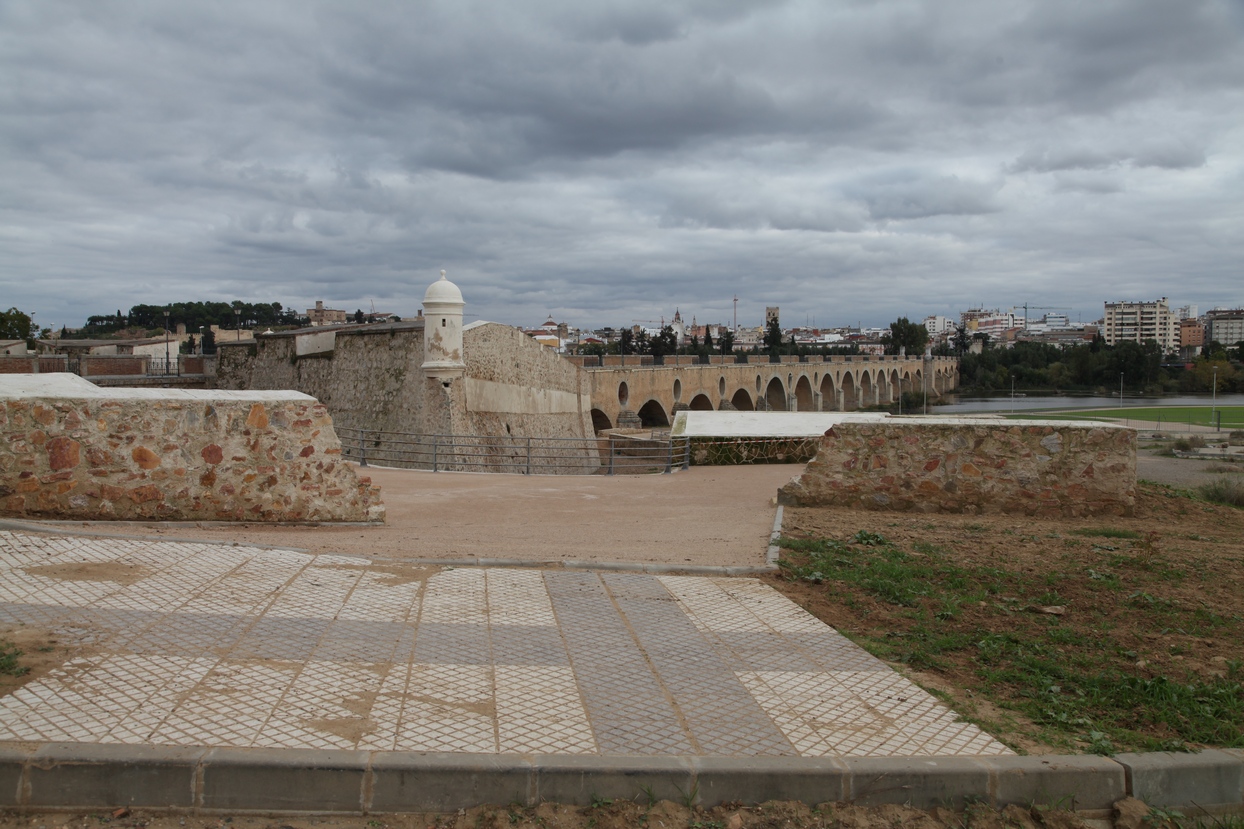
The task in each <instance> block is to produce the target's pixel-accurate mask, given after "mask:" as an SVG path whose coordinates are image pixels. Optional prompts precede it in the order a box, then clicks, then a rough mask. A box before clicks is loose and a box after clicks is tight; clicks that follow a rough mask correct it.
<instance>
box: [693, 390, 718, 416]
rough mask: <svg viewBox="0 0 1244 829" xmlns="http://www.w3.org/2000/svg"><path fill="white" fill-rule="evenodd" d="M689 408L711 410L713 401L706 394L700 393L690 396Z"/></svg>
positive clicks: (700, 410)
mask: <svg viewBox="0 0 1244 829" xmlns="http://www.w3.org/2000/svg"><path fill="white" fill-rule="evenodd" d="M689 408H690V409H691V411H693V412H711V411H712V410H713V401H711V400H709V399H708V395H707V394H703V393H700V394H697V395H696V396H695V397H693V398H691V406H690V407H689Z"/></svg>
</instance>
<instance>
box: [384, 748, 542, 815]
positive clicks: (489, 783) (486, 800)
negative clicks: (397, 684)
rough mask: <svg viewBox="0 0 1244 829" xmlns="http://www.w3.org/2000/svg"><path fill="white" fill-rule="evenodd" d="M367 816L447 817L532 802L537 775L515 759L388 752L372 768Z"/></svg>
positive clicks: (530, 766)
mask: <svg viewBox="0 0 1244 829" xmlns="http://www.w3.org/2000/svg"><path fill="white" fill-rule="evenodd" d="M371 774H372V795H371V802H370V803H369V804H368V811H371V812H447V811H453V810H456V809H468V808H471V807H473V806H480V805H484V804H491V805H496V806H504V805H507V804H510V803H522V804H524V805H531V804H534V802H535V789H536V786H535V770H534V768H533V767H532V763H531V762H530V761H529V760H528V759H526V758H524V757H521V756H518V755H470V754H424V753H417V752H405V751H392V752H389V751H386V752H382V753H378V754H376V755H374V757H373V760H372V766H371Z"/></svg>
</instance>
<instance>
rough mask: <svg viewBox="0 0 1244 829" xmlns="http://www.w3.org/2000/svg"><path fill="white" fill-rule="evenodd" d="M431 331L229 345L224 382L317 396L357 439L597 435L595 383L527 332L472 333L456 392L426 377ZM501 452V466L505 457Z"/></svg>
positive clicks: (391, 328) (471, 328)
mask: <svg viewBox="0 0 1244 829" xmlns="http://www.w3.org/2000/svg"><path fill="white" fill-rule="evenodd" d="M423 333H424V324H423V322H422V321H412V322H403V323H393V324H384V325H367V326H359V327H357V328H356V327H344V328H335V329H332V330H330V331H325V330H322V329H316V330H304V331H300V332H289V333H282V334H274V335H268V336H261V337H259V338H258V339H257V340H256V341H255V342H253V343H245V342H244V343H241V344H238V345H229V344H227V343H222V344H221V347H220V363H219V368H218V370H217V382H218V384H219V385H220V387H221V388H230V389H295V390H297V391H301V392H304V393H306V394H309V395H312V396H313V397H315V398H316V399H318V400H320V401H321V402H322V403H323V404H324V405H325V406H327V408H328V410H329V412H331V413H332V417H333V421H334V422H335V423H336V425H337V427H338V428H340V429H342V430H343V431H350V432H351V433H352V430H356V429H365V430H368V431H380V432H394V433H408V434H412V433H413V434H421V435H459V436H472V435H492V436H507V435H512V436H521V437H543V438H579V439H582V438H590V437H591V436H592V435H593V431H592V419H591V380H590V378H589V377H588V375H587V374H586V373H585V372H583V371H582V370H581V369H579V368H578V367H577V366H575V365H572V364H571V363H569V362H567V361H566V360H564V359H562V358H561V357H559V356H558V355H557V354H556V353H554V352H552V351H550V350H548V349H546V348H544V347H543V346H541V345H540V344H539V343H537V342H535V341H534V340H532V339H531V338H530V337H527V336H526V335H524V334H523V333H522V332H521V331H519V330H518V329H515V328H511V327H510V326H507V325H499V324H496V323H487V322H477V323H472V324H470V325H467V326H466V327H464V328H463V332H462V335H463V359H464V361H465V364H466V370H465V372H464V375H463V376H462V377H461V378H459V379H456V380H454V381H452V382H451V383H450V384H449V385H443V384H442V383H440V382H438V381H436V380H431V379H428V378H427V377H425V376H424V372H423V370H422V368H421V366H422V364H423V357H424V351H423ZM507 451H508V450H507ZM515 451H517V450H515ZM497 453H499V454H498V457H499V459H500V457H501V455H506V451H502V450H497ZM497 453H494V454H497ZM566 456H567V464H568V465H570V466H574V467H575V468H576V469H577V468H578V467H579V466H581V465H584V464H586V465H589V466H593V465H596V464H598V463H599V459H598V458H597V457H595V455H594V453H592V452H590V451H585V450H583V449H582V448H578V449H575V450H568V451H567V453H566ZM507 457H508V455H507ZM511 460H512V459H511ZM441 468H453V466H452V464H447V465H446V464H442V466H441ZM567 471H570V470H569V469H568V470H567Z"/></svg>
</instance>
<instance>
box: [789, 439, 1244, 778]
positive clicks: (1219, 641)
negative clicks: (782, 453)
mask: <svg viewBox="0 0 1244 829" xmlns="http://www.w3.org/2000/svg"><path fill="white" fill-rule="evenodd" d="M1198 464H1203V462H1200V461H1183V460H1175V459H1165V458H1159V459H1155V463H1153V464H1152V465H1150V467H1149V470H1150V473H1151V474H1153V475H1154V477H1156V476H1157V475H1156V474H1155V473H1160V472H1161V471H1162V469H1164V468H1167V469H1169V471H1173V472H1174V473H1176V474H1174V475H1170V474H1168V475H1166V477H1168V478H1175V479H1176V480H1187V479H1188V478H1189V477H1192V476H1197V477H1199V476H1207V477H1208V476H1212V475H1221V474H1237V473H1214V472H1209V471H1207V465H1202V466H1200V467H1197V466H1196V465H1198ZM1189 466H1192V467H1193V469H1191V470H1189V468H1188V467H1189ZM861 531H863V532H864V533H867V534H876V536H879V537H882V538H884V539H885V544H886V547H885V549H886V550H892V551H893V552H894V555H895V557H897V558H902V559H903V560H904V561H905V562H906V563H905V564H903V565H902V566H904V567H909V568H919V567H924V568H925V569H926V570H934V571H940V572H945V573H948V574H952V575H949V576H948V578H951V579H955V578H960V575H961V574H964V573H967V574H986V577H987V578H988V579H992V580H993V581H994V582H995V585H996V586H995V587H993V588H992V590H993V591H997V592H991V593H989V594H988V595H983V596H980V597H978V598H980V599H981V600H980V601H972V602H970V603H968V604H965V605H964V606H963V607H947V606H946V605H945V596H944V594H943V593H942V585H935V586H934V588H933V589H932V590H931V591H930V594H929V596H928V598H927V599H919V600H917V601H913V602H911V603H909V604H908V605H907V606H904V605H903V604H901V603H895V602H894V601H886V600H884V599H883V598H878V596H877V593H876V591H873V592H870V591H869V590H867V589H861V588H860V586H859V584H855V585H851V584H847V583H844V582H842V581H835V580H834V579H833V578H832V577H827V580H826V581H825V583H823V584H821V583H813V582H812V581H809V580H807V579H802V580H791V579H789V578H787V577H784V576H775V577H773V578H770V579H769V581H770V583H772V584H773V585H774V587H776V588H777V589H779V590H781V591H782V592H783V593H785V594H786V595H787V596H789V597H790V598H791V599H793V600H794V601H796V602H797V603H799V604H801V605H802V606H804V607H805V608H807V609H808V610H809V611H810V612H812V613H813V614H814V615H816V616H817V617H818V618H820V619H822V620H824V621H825V622H826V623H828V624H830V625H832V626H833V627H835V628H837V629H838V630H840V631H842V632H843V633H844V634H846V635H848V636H851V637H852V638H855V639H856V640H857V641H860V642H861V644H864V645H865V646H866V647H869V648H870V649H871V650H873V651H874V652H877V653H878V655H881V656H882V657H883V658H886V659H887V660H889V661H891V662H892V663H895V664H896V667H899V668H900V670H904V671H905V672H906V673H908V674H909V675H910V676H912V678H913V679H915V680H916V681H917V682H919V683H921V684H922V685H924V686H925V687H926V688H930V689H931V690H934V691H940V692H942V693H943V694H944V695H946V697H947V698H948V700H949V701H950V702H951V704H952V705H953V706H954V707H955V708H956V710H959V711H960V712H961V713H964V714H967V715H970V716H972V717H974V718H975V719H976V720H977V721H979V722H981V723H982V724H983V725H986V726H987V730H989V731H990V732H991V733H993V734H995V736H998V737H999V738H1000V739H1003V740H1004V741H1005V742H1008V743H1009V744H1010V745H1012V746H1013V747H1015V748H1017V749H1020V750H1023V751H1027V752H1030V753H1047V752H1050V751H1066V750H1068V748H1073V749H1074V748H1076V747H1077V746H1075V745H1071V746H1069V745H1068V744H1067V743H1065V742H1061V743H1059V744H1057V745H1053V746H1051V745H1050V744H1049V743H1047V742H1046V739H1048V738H1049V736H1050V730H1049V729H1048V728H1046V727H1043V726H1042V725H1041V724H1034V723H1033V722H1032V721H1031V720H1030V719H1028V718H1026V717H1025V716H1023V715H1022V714H1020V713H1017V710H1018V709H1019V708H1023V707H1025V706H1023V705H1021V704H1020V703H1024V702H1025V701H1028V700H1030V699H1031V697H1032V695H1033V694H1034V693H1036V692H1039V691H1040V689H1034V688H1031V687H1022V686H1015V687H1008V686H1007V685H1006V683H1005V682H1002V683H993V685H992V687H991V688H990V689H989V692H988V693H984V692H982V690H981V686H982V685H983V684H984V683H983V681H982V677H983V676H985V675H986V674H987V673H988V669H989V667H990V666H988V665H986V664H984V663H983V661H982V657H981V653H982V650H981V649H980V647H979V643H980V642H982V641H984V640H986V639H991V638H992V639H996V640H998V641H1004V640H1005V641H1007V642H1020V643H1027V642H1030V641H1031V642H1040V643H1044V645H1045V646H1046V647H1047V650H1048V652H1049V654H1052V655H1054V657H1055V658H1057V657H1058V656H1062V657H1065V658H1066V659H1067V660H1068V664H1070V663H1071V662H1072V661H1074V660H1092V659H1100V660H1101V668H1102V669H1110V670H1118V671H1119V672H1121V673H1123V674H1128V675H1132V676H1136V677H1141V678H1150V679H1152V678H1157V677H1166V678H1169V679H1172V680H1175V681H1178V682H1206V681H1208V682H1213V681H1214V680H1216V679H1223V678H1224V677H1228V676H1233V675H1236V674H1238V672H1239V670H1240V666H1241V665H1242V664H1244V590H1241V589H1240V585H1241V583H1244V510H1240V509H1238V508H1233V507H1229V506H1222V505H1216V504H1210V503H1206V502H1204V501H1200V500H1197V499H1195V498H1192V497H1188V494H1187V491H1186V490H1180V489H1177V488H1171V487H1166V486H1162V485H1157V484H1153V483H1142V484H1141V485H1140V488H1139V494H1138V500H1137V508H1136V514H1135V516H1134V517H1131V518H1117V517H1102V518H1092V519H1081V520H1067V519H1036V518H1026V517H1016V516H989V515H983V516H982V515H975V516H959V515H937V514H935V515H913V514H898V513H887V512H864V511H855V510H848V509H792V508H787V509H786V511H785V518H784V521H783V536H784V537H786V538H817V539H835V540H838V541H840V542H845V543H847V544H850V541H851V539H852V538H853V537H856V534H857V533H860V532H861ZM866 537H869V536H866ZM844 550H845V552H843V553H842V555H844V556H846V557H848V558H850V557H852V556H855V555H858V554H864V553H867V552H868V550H867V549H866V548H863V547H858V546H856V547H851V546H849V547H846V548H844ZM786 557H787V558H789V559H791V560H796V559H797V558H798V556H797V555H795V554H788V555H786ZM952 571H953V573H952ZM990 574H993V575H990ZM963 590H964V592H965V593H966V592H970V590H971V588H970V587H964V588H963ZM1051 642H1054V643H1055V644H1053V645H1051V644H1050V643H1051ZM1047 655H1048V654H1047ZM1028 707H1029V708H1030V707H1031V706H1028ZM1047 725H1048V724H1047ZM1086 729H1087V727H1086ZM1055 730H1056V731H1057V729H1055ZM1071 730H1073V731H1074V728H1073V729H1071ZM1064 731H1065V729H1064ZM1161 732H1162V729H1160V728H1158V729H1157V730H1156V731H1153V732H1152V734H1151V736H1153V737H1154V738H1155V739H1160V738H1162V737H1163V736H1171V735H1169V734H1166V735H1164V734H1162V733H1161ZM1236 736H1237V739H1238V734H1237V735H1236ZM1079 748H1080V749H1081V750H1084V746H1083V745H1080V746H1079Z"/></svg>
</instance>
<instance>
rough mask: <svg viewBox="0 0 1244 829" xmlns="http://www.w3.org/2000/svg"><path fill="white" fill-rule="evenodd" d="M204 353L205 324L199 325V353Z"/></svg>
mask: <svg viewBox="0 0 1244 829" xmlns="http://www.w3.org/2000/svg"><path fill="white" fill-rule="evenodd" d="M202 354H203V326H201V325H200V326H199V355H200V356H202Z"/></svg>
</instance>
